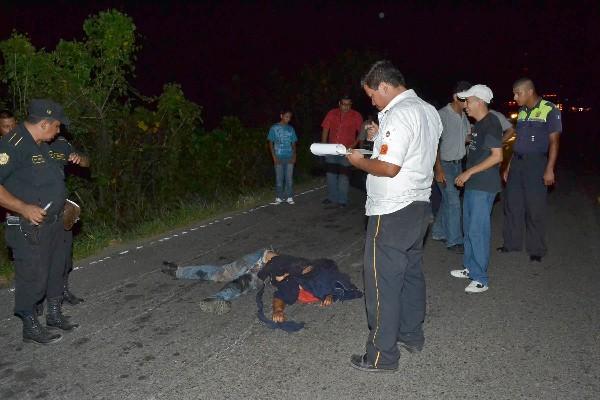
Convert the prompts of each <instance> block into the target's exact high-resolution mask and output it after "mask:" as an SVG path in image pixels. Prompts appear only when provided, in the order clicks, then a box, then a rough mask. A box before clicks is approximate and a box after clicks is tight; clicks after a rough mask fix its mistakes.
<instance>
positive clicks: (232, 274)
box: [175, 249, 267, 300]
mask: <svg viewBox="0 0 600 400" xmlns="http://www.w3.org/2000/svg"><path fill="white" fill-rule="evenodd" d="M266 251H267V249H260V250H257V251H255V252H253V253H250V254H246V255H245V256H244V257H242V258H240V259H239V260H235V261H233V262H231V263H229V264H225V265H222V266H217V265H190V266H186V267H179V268H177V271H176V272H175V276H176V277H177V279H198V280H203V281H212V282H228V283H227V284H226V285H225V286H223V287H222V288H221V290H219V291H218V292H217V293H215V294H214V295H212V296H210V298H216V299H221V300H233V299H235V298H237V297H239V296H241V295H242V294H244V293H246V292H248V291H250V290H252V289H256V287H257V284H258V280H259V279H258V277H257V276H256V274H257V273H258V271H259V270H260V269H261V268H262V267H263V266H264V254H265V253H266Z"/></svg>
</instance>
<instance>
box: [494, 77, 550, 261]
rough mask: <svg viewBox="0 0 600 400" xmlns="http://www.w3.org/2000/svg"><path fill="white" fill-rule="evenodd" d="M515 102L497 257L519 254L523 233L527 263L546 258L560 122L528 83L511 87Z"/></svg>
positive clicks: (519, 81)
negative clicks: (548, 203)
mask: <svg viewBox="0 0 600 400" xmlns="http://www.w3.org/2000/svg"><path fill="white" fill-rule="evenodd" d="M513 93H514V99H515V101H516V102H517V104H519V106H520V107H521V109H520V110H519V115H518V118H517V127H516V131H517V140H516V142H515V144H514V147H513V156H512V159H511V160H510V163H509V164H508V167H507V168H506V171H505V172H504V175H503V178H504V180H505V181H506V188H505V190H504V227H503V239H504V245H503V246H502V247H499V248H498V249H497V250H498V251H499V252H500V253H507V252H511V251H521V249H522V246H523V233H525V249H526V250H527V253H528V254H529V259H530V261H534V262H541V261H542V257H544V256H545V255H546V251H547V249H546V243H545V240H544V236H545V230H546V198H547V194H548V189H547V188H548V186H552V185H554V181H555V178H554V167H555V165H556V159H557V157H558V147H559V139H560V133H561V131H562V121H561V116H560V111H559V110H558V108H557V107H556V106H555V105H554V104H552V103H550V102H549V101H546V100H544V99H542V98H541V97H540V96H539V95H538V94H537V93H536V91H535V86H534V84H533V82H532V81H531V79H528V78H522V79H519V80H518V81H516V82H515V84H514V85H513Z"/></svg>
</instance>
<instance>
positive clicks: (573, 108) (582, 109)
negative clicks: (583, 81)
mask: <svg viewBox="0 0 600 400" xmlns="http://www.w3.org/2000/svg"><path fill="white" fill-rule="evenodd" d="M571 111H572V112H589V111H592V107H579V106H571Z"/></svg>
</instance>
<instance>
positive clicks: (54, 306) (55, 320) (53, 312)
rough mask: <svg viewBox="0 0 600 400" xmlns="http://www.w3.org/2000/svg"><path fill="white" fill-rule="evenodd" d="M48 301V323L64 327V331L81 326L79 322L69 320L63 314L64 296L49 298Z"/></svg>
mask: <svg viewBox="0 0 600 400" xmlns="http://www.w3.org/2000/svg"><path fill="white" fill-rule="evenodd" d="M46 301H47V302H48V313H47V314H46V325H48V326H53V327H55V328H58V329H62V330H63V331H72V330H73V329H75V328H77V327H78V326H79V324H73V323H71V322H69V320H68V319H67V318H65V316H64V315H63V314H62V306H61V304H62V297H54V298H52V299H47V300H46Z"/></svg>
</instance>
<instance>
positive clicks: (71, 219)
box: [63, 199, 81, 231]
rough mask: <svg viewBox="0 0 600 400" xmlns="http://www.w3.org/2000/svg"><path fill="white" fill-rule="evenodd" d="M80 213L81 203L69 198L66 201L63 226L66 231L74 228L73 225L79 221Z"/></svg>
mask: <svg viewBox="0 0 600 400" xmlns="http://www.w3.org/2000/svg"><path fill="white" fill-rule="evenodd" d="M79 215H81V207H79V204H77V203H75V202H74V201H71V200H69V199H67V201H65V208H64V212H63V226H64V228H65V230H66V231H70V230H71V229H72V228H73V225H75V223H76V222H77V221H79Z"/></svg>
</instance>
